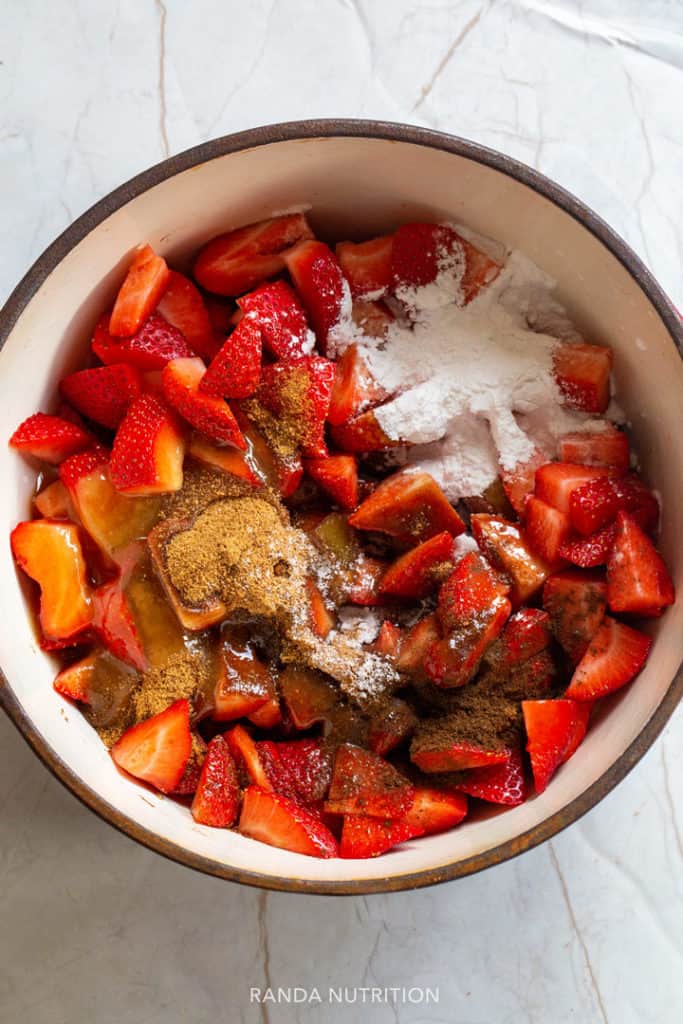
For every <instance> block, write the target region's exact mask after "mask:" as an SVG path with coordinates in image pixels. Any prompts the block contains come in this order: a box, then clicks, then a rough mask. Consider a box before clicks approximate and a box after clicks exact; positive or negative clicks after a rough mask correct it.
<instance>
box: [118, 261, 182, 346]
mask: <svg viewBox="0 0 683 1024" xmlns="http://www.w3.org/2000/svg"><path fill="white" fill-rule="evenodd" d="M168 276H169V270H168V267H167V266H166V261H165V260H164V259H162V257H161V256H157V254H156V253H155V252H154V250H153V249H152V247H151V245H141V246H140V247H139V248H138V249H137V250H136V252H135V255H134V256H133V260H132V263H131V265H130V267H129V268H128V273H127V274H126V277H125V280H124V282H123V284H122V285H121V287H120V289H119V293H118V295H117V296H116V301H115V303H114V308H113V310H112V313H111V317H110V320H109V330H110V332H111V333H112V334H113V335H114V336H115V337H118V338H128V337H130V336H131V335H132V334H135V332H136V331H137V330H139V328H140V326H141V324H142V323H143V321H144V320H145V319H146V318H147V317H148V316H149V314H150V313H151V312H152V310H153V309H154V308H155V306H156V305H157V303H158V301H159V299H160V298H161V296H162V295H163V293H164V291H165V289H166V286H167V284H168Z"/></svg>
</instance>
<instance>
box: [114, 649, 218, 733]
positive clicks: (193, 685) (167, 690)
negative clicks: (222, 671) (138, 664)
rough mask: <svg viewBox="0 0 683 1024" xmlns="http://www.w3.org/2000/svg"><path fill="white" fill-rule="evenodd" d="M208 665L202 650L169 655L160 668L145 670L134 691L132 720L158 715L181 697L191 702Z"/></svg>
mask: <svg viewBox="0 0 683 1024" xmlns="http://www.w3.org/2000/svg"><path fill="white" fill-rule="evenodd" d="M210 668H211V666H210V665H209V664H208V663H207V659H206V658H205V657H204V655H203V654H202V653H194V652H192V651H183V652H182V653H180V654H174V655H172V656H171V657H170V658H169V659H168V661H167V662H166V664H165V665H163V666H162V667H160V668H152V669H150V670H149V672H145V674H144V675H143V677H142V680H141V682H140V686H139V687H138V689H137V690H136V691H135V693H134V694H133V706H134V709H135V720H136V721H137V722H141V721H143V720H144V719H145V718H151V717H152V715H158V714H159V712H160V711H163V710H164V709H165V708H167V707H169V705H170V704H173V703H174V702H175V701H177V700H181V699H182V698H183V697H184V698H187V699H188V700H190V701H192V700H193V698H194V697H195V696H196V695H197V693H198V692H199V691H200V690H202V689H203V688H204V686H205V684H206V677H207V676H208V674H209V673H210Z"/></svg>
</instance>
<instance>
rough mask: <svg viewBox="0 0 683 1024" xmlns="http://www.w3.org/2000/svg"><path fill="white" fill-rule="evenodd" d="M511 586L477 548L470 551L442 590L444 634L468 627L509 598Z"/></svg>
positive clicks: (439, 609) (440, 611)
mask: <svg viewBox="0 0 683 1024" xmlns="http://www.w3.org/2000/svg"><path fill="white" fill-rule="evenodd" d="M509 590H510V587H509V586H508V584H507V583H506V582H505V580H503V579H501V577H500V576H499V575H498V573H497V572H494V570H493V569H492V568H491V566H490V565H489V564H488V562H487V561H486V559H484V558H482V556H481V555H479V554H478V553H477V552H476V551H468V552H467V554H465V555H463V557H462V558H461V559H460V561H459V562H458V563H457V565H456V566H455V568H454V569H453V572H452V573H451V574H450V576H449V577H448V579H447V580H446V581H445V582H444V583H443V584H442V585H441V589H440V590H439V605H438V610H437V614H438V616H439V621H440V623H441V627H442V629H443V630H444V632H445V633H451V632H452V631H453V630H455V629H460V628H462V627H468V626H469V625H470V623H471V622H472V621H473V620H474V619H478V618H480V617H482V616H486V615H487V614H488V613H489V612H490V611H492V610H493V609H494V608H495V607H496V606H497V605H500V604H501V603H502V601H503V600H504V599H505V598H506V597H507V594H508V592H509Z"/></svg>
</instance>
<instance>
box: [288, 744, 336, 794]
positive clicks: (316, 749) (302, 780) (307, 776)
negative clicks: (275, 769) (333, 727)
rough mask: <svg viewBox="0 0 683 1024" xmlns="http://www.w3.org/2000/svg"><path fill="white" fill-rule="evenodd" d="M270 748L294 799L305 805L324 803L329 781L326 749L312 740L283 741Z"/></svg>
mask: <svg viewBox="0 0 683 1024" xmlns="http://www.w3.org/2000/svg"><path fill="white" fill-rule="evenodd" d="M273 746H274V747H275V748H276V749H277V755H278V757H279V759H280V763H281V765H283V767H284V768H285V770H286V771H287V773H288V775H289V777H290V779H291V780H292V784H293V785H294V788H295V790H296V793H297V796H298V799H300V800H303V801H304V802H305V803H308V804H317V803H318V802H319V801H320V800H324V799H325V797H326V795H327V791H328V790H329V788H330V782H331V781H332V764H333V757H332V752H331V751H330V750H329V748H327V747H325V746H324V745H323V743H322V742H321V741H320V740H316V739H304V740H286V741H284V742H281V743H275V744H273Z"/></svg>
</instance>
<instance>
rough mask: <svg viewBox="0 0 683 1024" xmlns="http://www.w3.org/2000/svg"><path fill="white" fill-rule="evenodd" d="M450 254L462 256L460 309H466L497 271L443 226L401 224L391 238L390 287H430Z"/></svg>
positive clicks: (454, 233) (472, 248)
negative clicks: (391, 285)
mask: <svg viewBox="0 0 683 1024" xmlns="http://www.w3.org/2000/svg"><path fill="white" fill-rule="evenodd" d="M454 253H455V254H457V253H460V254H461V255H462V260H463V275H462V292H463V305H466V304H467V303H468V302H471V300H472V299H473V298H474V297H475V296H476V295H477V294H478V293H479V292H480V291H481V289H482V288H484V287H485V286H486V285H487V284H490V283H491V281H493V280H494V278H496V277H497V276H498V273H499V272H500V267H499V265H498V264H497V263H495V262H494V261H493V260H492V259H490V258H489V257H488V256H486V255H485V253H483V252H481V251H480V250H479V249H477V248H475V246H473V245H472V243H471V242H468V241H467V240H466V239H464V238H462V237H461V236H460V235H459V234H458V233H457V232H456V231H454V230H453V229H452V228H450V227H448V226H446V225H444V224H420V223H416V224H404V225H403V226H402V227H400V228H399V229H398V231H397V232H396V233H395V234H394V243H393V248H392V259H391V270H392V278H393V283H394V287H397V288H399V287H406V286H407V287H410V288H416V287H420V286H422V285H426V284H430V283H431V282H432V281H434V280H436V278H437V276H438V274H439V272H440V270H441V269H442V266H443V265H444V264H446V265H447V264H448V261H449V257H451V256H452V255H453V254H454Z"/></svg>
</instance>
